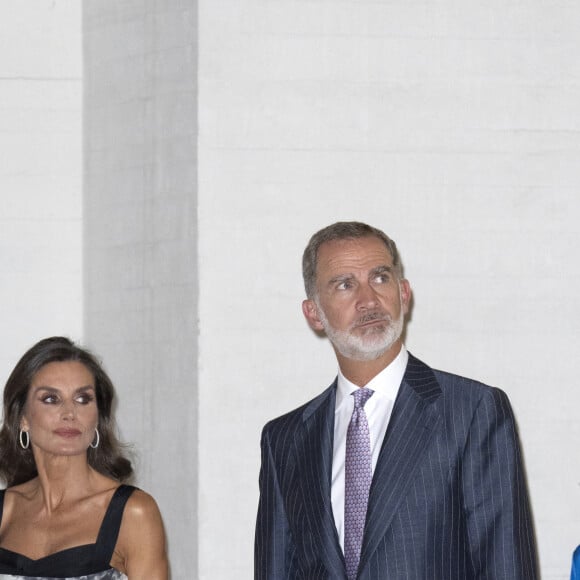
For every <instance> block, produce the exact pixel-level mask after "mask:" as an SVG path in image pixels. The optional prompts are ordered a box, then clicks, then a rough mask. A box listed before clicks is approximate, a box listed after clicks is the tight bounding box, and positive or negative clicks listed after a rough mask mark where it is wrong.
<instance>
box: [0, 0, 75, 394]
mask: <svg viewBox="0 0 580 580" xmlns="http://www.w3.org/2000/svg"><path fill="white" fill-rule="evenodd" d="M81 75H82V55H81V27H80V5H79V2H77V1H76V0H58V1H53V2H48V1H46V0H30V1H27V2H19V1H18V0H4V1H3V2H1V3H0V272H2V282H1V283H0V321H1V329H2V330H1V331H0V377H1V378H0V382H1V383H2V385H3V384H4V382H5V381H6V379H7V378H8V374H9V373H10V371H11V370H12V368H13V367H14V365H15V364H16V362H17V360H18V358H20V356H21V355H22V354H23V353H24V351H25V350H26V349H27V348H28V347H30V346H32V344H34V343H35V342H36V341H37V340H39V339H41V338H44V337H46V336H52V335H55V334H64V335H67V336H70V337H71V338H73V339H79V338H80V337H81V335H82V215H81V204H82V198H81V187H82V180H81V171H82V159H81V155H82V149H81V96H82V81H81Z"/></svg>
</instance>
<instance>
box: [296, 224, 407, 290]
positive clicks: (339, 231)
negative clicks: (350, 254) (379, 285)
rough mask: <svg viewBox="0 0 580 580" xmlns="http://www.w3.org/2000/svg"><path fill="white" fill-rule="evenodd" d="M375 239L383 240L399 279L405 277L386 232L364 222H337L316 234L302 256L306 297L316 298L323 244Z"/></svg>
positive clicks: (394, 246) (397, 253)
mask: <svg viewBox="0 0 580 580" xmlns="http://www.w3.org/2000/svg"><path fill="white" fill-rule="evenodd" d="M367 237H375V238H378V239H379V240H381V241H382V242H383V243H384V244H385V246H386V248H387V250H389V254H391V258H392V259H393V269H394V272H395V274H396V276H397V277H398V278H402V277H403V266H402V264H401V259H400V257H399V251H398V250H397V245H396V244H395V242H394V241H393V240H391V238H389V236H387V234H385V232H383V231H382V230H379V229H378V228H374V227H373V226H369V225H368V224H364V223H362V222H336V223H334V224H332V225H330V226H327V227H325V228H323V229H321V230H320V231H318V232H316V233H315V234H314V235H313V236H312V237H311V238H310V241H309V242H308V245H307V246H306V249H305V250H304V254H303V255H302V276H303V278H304V289H305V290H306V296H307V297H308V298H310V299H313V298H314V297H315V296H316V272H317V268H318V251H319V249H320V246H321V245H322V244H325V243H326V242H332V241H335V240H352V239H357V238H367Z"/></svg>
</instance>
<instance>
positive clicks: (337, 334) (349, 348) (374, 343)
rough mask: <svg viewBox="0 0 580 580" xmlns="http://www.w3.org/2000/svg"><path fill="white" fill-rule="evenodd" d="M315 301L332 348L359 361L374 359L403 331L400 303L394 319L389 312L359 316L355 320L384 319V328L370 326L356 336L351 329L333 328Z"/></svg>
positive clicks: (395, 340) (403, 318)
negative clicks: (396, 317)
mask: <svg viewBox="0 0 580 580" xmlns="http://www.w3.org/2000/svg"><path fill="white" fill-rule="evenodd" d="M315 302H316V307H317V308H318V316H319V317H320V322H322V325H323V326H324V332H325V333H326V336H327V337H328V339H329V340H330V342H331V343H332V345H333V346H334V348H335V349H336V350H337V351H338V352H339V353H340V354H341V355H342V356H344V357H346V358H350V359H353V360H360V361H366V360H375V359H377V358H379V357H380V356H381V355H382V354H384V353H385V352H387V351H388V350H389V349H390V348H391V347H392V346H393V345H394V344H395V342H397V340H399V338H400V337H401V334H402V333H403V325H404V323H405V314H404V312H403V308H402V305H401V314H400V315H399V318H398V319H397V320H395V321H393V319H392V317H391V316H390V315H389V314H378V313H376V314H373V313H372V312H371V313H368V314H366V315H364V316H361V317H360V319H359V320H358V321H357V322H358V323H360V322H363V321H366V322H369V321H371V320H375V319H379V320H384V322H385V325H386V328H385V329H382V328H379V327H371V328H369V329H368V330H367V331H366V333H364V334H362V335H360V336H358V335H355V334H352V331H346V330H337V329H336V328H333V327H332V326H331V325H330V323H329V322H328V319H327V318H326V315H325V314H324V311H323V310H322V308H321V307H320V304H319V303H318V301H315Z"/></svg>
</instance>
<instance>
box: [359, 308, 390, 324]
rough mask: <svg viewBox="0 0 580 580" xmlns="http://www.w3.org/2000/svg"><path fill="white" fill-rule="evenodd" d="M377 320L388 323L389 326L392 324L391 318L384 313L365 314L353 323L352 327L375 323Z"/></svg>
mask: <svg viewBox="0 0 580 580" xmlns="http://www.w3.org/2000/svg"><path fill="white" fill-rule="evenodd" d="M377 320H380V321H384V322H388V323H389V324H390V323H391V322H392V318H391V316H390V315H389V314H387V313H386V312H377V311H375V312H367V313H366V314H364V315H363V316H361V317H360V318H359V319H357V321H356V322H355V323H354V326H360V325H361V324H366V323H367V322H375V321H377Z"/></svg>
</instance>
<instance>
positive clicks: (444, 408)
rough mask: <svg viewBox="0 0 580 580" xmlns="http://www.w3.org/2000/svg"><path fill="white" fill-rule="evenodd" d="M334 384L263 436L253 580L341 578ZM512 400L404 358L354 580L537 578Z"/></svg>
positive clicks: (267, 428) (268, 427) (272, 425)
mask: <svg viewBox="0 0 580 580" xmlns="http://www.w3.org/2000/svg"><path fill="white" fill-rule="evenodd" d="M335 387H336V385H335V384H333V385H332V386H331V387H330V388H329V389H327V390H326V391H324V392H323V393H322V394H321V395H320V396H319V397H317V398H316V399H314V400H313V401H311V402H310V403H307V404H306V405H304V406H302V407H300V408H299V409H296V410H295V411H292V412H291V413H288V414H287V415H284V416H283V417H280V418H278V419H275V420H274V421H271V422H270V423H268V424H267V425H266V426H265V427H264V430H263V433H262V467H261V471H260V502H259V508H258V519H257V524H256V543H255V579H256V580H266V579H267V580H284V579H304V580H306V579H307V580H318V579H320V580H322V579H327V580H345V578H346V572H345V564H344V557H343V555H342V550H341V549H340V546H339V542H338V535H337V533H336V529H335V526H334V521H333V516H332V509H331V503H330V474H331V461H332V444H333V442H332V437H333V420H334V402H335ZM537 577H538V574H537V565H536V555H535V540H534V533H533V526H532V521H531V515H530V509H529V503H528V497H527V491H526V485H525V478H524V473H523V471H522V463H521V457H520V451H519V443H518V438H517V433H516V429H515V423H514V418H513V415H512V411H511V407H510V404H509V401H508V399H507V397H506V395H505V394H504V393H503V392H502V391H500V390H498V389H494V388H491V387H487V386H485V385H482V384H480V383H477V382H475V381H470V380H468V379H464V378H461V377H457V376H454V375H450V374H448V373H443V372H440V371H434V370H432V369H430V368H429V367H427V366H426V365H424V364H423V363H421V362H420V361H418V360H417V359H416V358H414V357H412V356H411V355H410V356H409V363H408V366H407V370H406V373H405V376H404V378H403V382H402V384H401V389H400V391H399V396H398V398H397V401H396V403H395V408H394V410H393V414H392V416H391V421H390V423H389V428H388V429H387V433H386V435H385V439H384V442H383V446H382V449H381V452H380V455H379V460H378V463H377V466H376V468H375V473H374V476H373V482H372V485H371V491H370V497H369V508H368V513H367V522H366V527H365V536H364V539H363V549H362V553H361V563H360V570H359V580H403V579H405V580H472V579H473V580H475V579H477V580H483V579H489V580H535V579H536V578H537Z"/></svg>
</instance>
